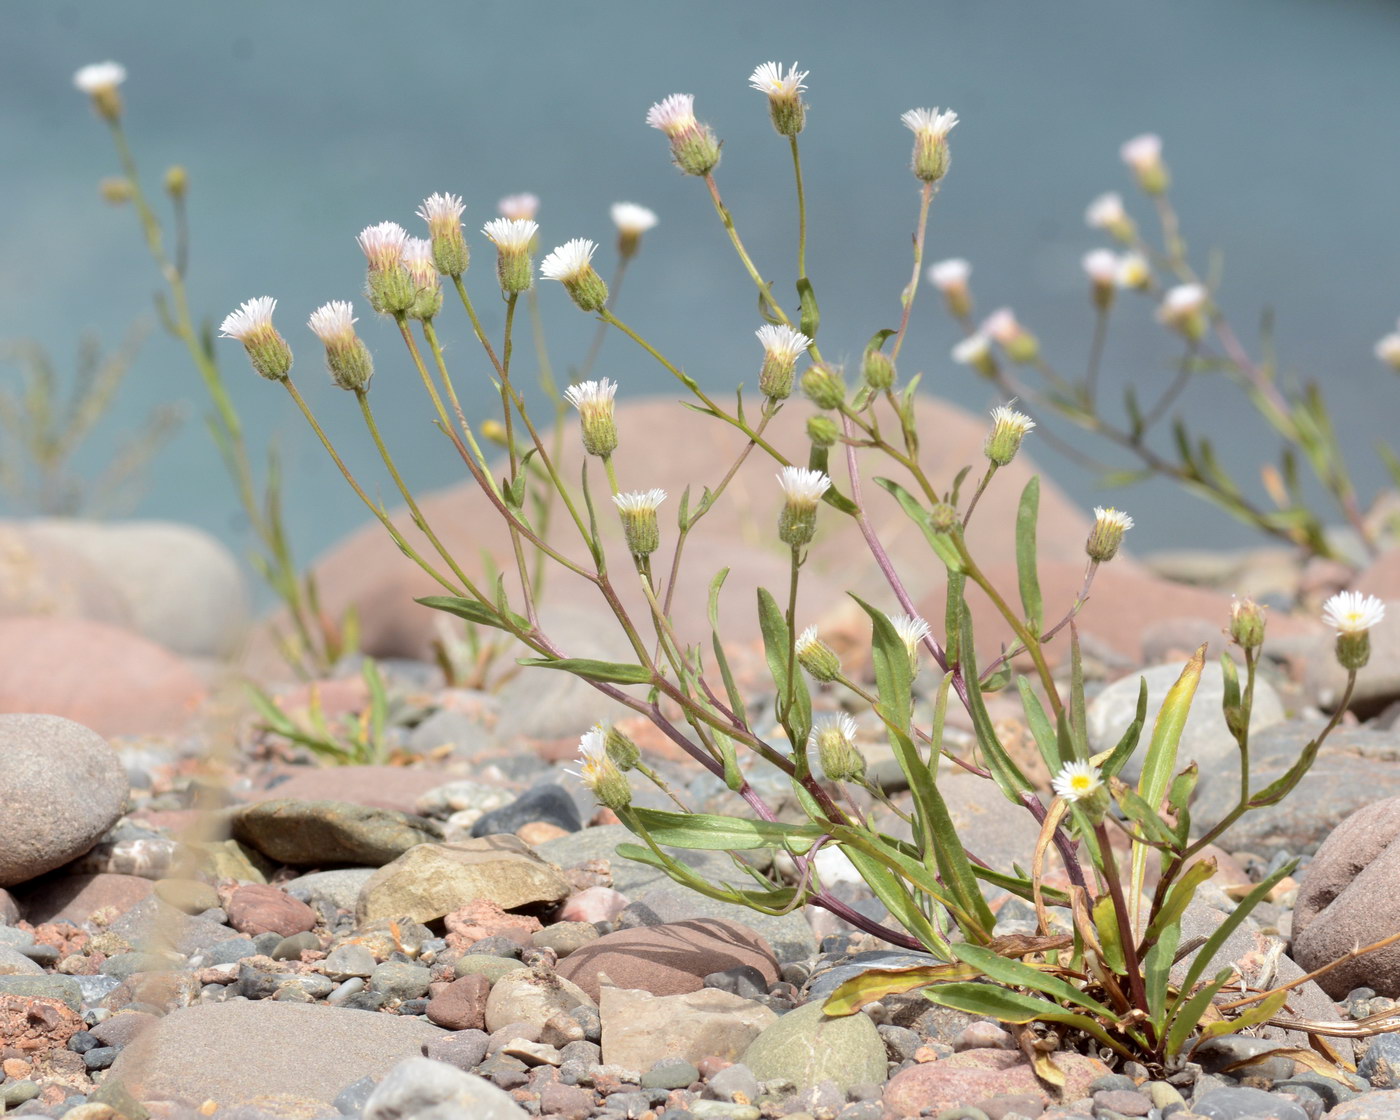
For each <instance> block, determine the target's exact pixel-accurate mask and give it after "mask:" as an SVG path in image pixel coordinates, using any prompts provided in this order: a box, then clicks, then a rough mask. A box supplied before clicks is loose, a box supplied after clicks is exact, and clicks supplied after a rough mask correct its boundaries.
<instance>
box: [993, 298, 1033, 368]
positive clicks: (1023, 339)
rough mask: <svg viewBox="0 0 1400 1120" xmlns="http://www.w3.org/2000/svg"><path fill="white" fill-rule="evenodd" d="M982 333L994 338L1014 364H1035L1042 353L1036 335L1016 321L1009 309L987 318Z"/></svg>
mask: <svg viewBox="0 0 1400 1120" xmlns="http://www.w3.org/2000/svg"><path fill="white" fill-rule="evenodd" d="M982 333H983V334H985V335H987V336H988V337H989V338H992V339H994V340H995V341H996V343H997V344H998V345H999V346H1000V347H1001V348H1002V349H1003V350H1004V351H1005V352H1006V356H1007V357H1008V358H1010V359H1011V360H1012V361H1013V362H1023V363H1024V362H1033V361H1035V359H1036V356H1037V355H1038V354H1039V353H1040V343H1039V342H1038V341H1037V340H1036V337H1035V335H1033V334H1031V332H1030V331H1028V330H1026V328H1025V327H1023V326H1021V324H1020V323H1018V322H1017V321H1016V316H1015V315H1014V314H1013V313H1012V311H1011V309H1010V308H1009V307H1002V308H999V309H998V310H996V311H993V312H992V313H991V314H990V315H988V316H987V318H986V321H985V322H983V324H982Z"/></svg>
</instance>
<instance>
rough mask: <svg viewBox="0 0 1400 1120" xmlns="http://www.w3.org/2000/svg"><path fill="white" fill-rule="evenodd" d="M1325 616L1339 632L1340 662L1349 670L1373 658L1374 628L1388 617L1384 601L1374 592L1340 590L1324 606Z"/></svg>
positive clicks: (1325, 619) (1351, 671)
mask: <svg viewBox="0 0 1400 1120" xmlns="http://www.w3.org/2000/svg"><path fill="white" fill-rule="evenodd" d="M1322 618H1323V621H1324V622H1326V623H1327V625H1328V626H1331V627H1332V628H1333V629H1335V630H1336V631H1337V648H1336V653H1337V662H1338V663H1339V664H1340V665H1341V667H1342V668H1343V669H1345V670H1347V672H1349V673H1354V672H1356V671H1357V670H1358V669H1362V668H1365V666H1366V663H1367V662H1368V661H1370V660H1371V628H1372V627H1373V626H1378V625H1379V624H1380V623H1381V621H1382V620H1383V619H1384V618H1385V604H1384V603H1383V602H1381V601H1380V600H1379V599H1377V598H1376V597H1375V596H1374V595H1363V594H1361V592H1359V591H1341V592H1338V593H1337V594H1336V595H1333V596H1332V598H1330V599H1328V600H1327V602H1326V603H1324V604H1323V605H1322Z"/></svg>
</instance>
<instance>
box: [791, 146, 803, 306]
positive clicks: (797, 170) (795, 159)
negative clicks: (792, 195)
mask: <svg viewBox="0 0 1400 1120" xmlns="http://www.w3.org/2000/svg"><path fill="white" fill-rule="evenodd" d="M788 143H789V144H791V146H792V177H793V179H794V181H795V182H796V184H797V278H798V279H799V280H805V279H807V194H806V192H805V191H804V190H803V188H802V157H801V155H800V154H798V150H797V137H796V136H789V137H788Z"/></svg>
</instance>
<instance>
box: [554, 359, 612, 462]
mask: <svg viewBox="0 0 1400 1120" xmlns="http://www.w3.org/2000/svg"><path fill="white" fill-rule="evenodd" d="M616 393H617V382H615V381H609V380H608V379H607V378H606V377H604V378H602V379H601V380H598V381H580V382H579V383H578V384H577V385H570V386H569V387H568V388H567V389H565V390H564V399H565V400H566V401H568V402H569V403H570V404H571V405H573V406H574V407H575V408H576V409H578V416H579V423H580V425H581V426H582V428H583V449H584V450H585V451H586V452H588V454H590V455H597V456H598V457H599V458H600V459H606V458H607V457H608V456H609V455H611V454H612V453H613V452H614V451H616V450H617V421H616V420H615V419H614V418H613V396H614V395H615V394H616Z"/></svg>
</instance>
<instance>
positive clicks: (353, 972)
mask: <svg viewBox="0 0 1400 1120" xmlns="http://www.w3.org/2000/svg"><path fill="white" fill-rule="evenodd" d="M377 964H378V962H377V961H376V960H375V959H374V954H373V953H371V952H370V951H369V950H368V949H366V948H365V947H364V946H363V945H354V944H349V945H337V946H336V947H335V948H334V949H332V950H331V951H330V952H329V953H327V954H326V959H325V960H323V961H322V962H321V964H320V966H319V967H320V969H321V971H322V972H324V973H325V974H326V975H327V976H329V977H330V978H331V979H332V980H349V979H350V978H351V977H352V976H362V977H366V978H368V977H369V975H370V974H371V973H373V972H374V969H375V966H376V965H377Z"/></svg>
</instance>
